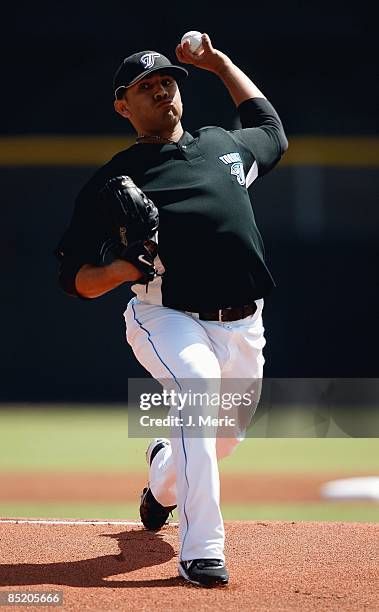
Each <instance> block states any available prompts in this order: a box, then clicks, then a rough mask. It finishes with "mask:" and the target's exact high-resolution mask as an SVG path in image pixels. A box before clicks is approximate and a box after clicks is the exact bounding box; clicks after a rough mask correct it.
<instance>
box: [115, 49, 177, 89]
mask: <svg viewBox="0 0 379 612" xmlns="http://www.w3.org/2000/svg"><path fill="white" fill-rule="evenodd" d="M160 70H163V71H164V72H165V74H168V75H170V76H173V77H174V78H175V80H178V79H181V78H182V79H183V78H185V77H186V76H187V75H188V70H186V69H185V68H182V67H181V66H175V64H172V63H171V62H170V60H169V59H168V58H167V57H165V56H164V55H162V54H161V53H157V51H139V52H138V53H133V55H129V57H126V58H125V59H124V61H123V62H122V64H121V66H119V67H118V68H117V70H116V73H115V75H114V77H113V90H114V95H115V98H119V97H121V95H122V94H123V91H124V89H127V88H128V87H131V86H132V85H134V84H135V83H138V81H140V80H141V79H144V78H145V77H146V76H147V75H148V74H152V73H153V72H158V71H160Z"/></svg>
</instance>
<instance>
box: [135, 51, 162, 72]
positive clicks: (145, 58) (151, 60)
mask: <svg viewBox="0 0 379 612" xmlns="http://www.w3.org/2000/svg"><path fill="white" fill-rule="evenodd" d="M156 57H160V54H159V53H145V55H142V57H141V59H140V62H141V64H142V65H143V67H144V68H145V70H146V69H147V68H152V67H153V66H154V64H155V58H156Z"/></svg>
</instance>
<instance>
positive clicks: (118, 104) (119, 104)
mask: <svg viewBox="0 0 379 612" xmlns="http://www.w3.org/2000/svg"><path fill="white" fill-rule="evenodd" d="M113 104H114V109H115V111H116V113H118V114H119V115H121V117H124V118H125V119H129V117H130V111H129V109H128V107H127V105H126V102H125V100H115V101H114V103H113Z"/></svg>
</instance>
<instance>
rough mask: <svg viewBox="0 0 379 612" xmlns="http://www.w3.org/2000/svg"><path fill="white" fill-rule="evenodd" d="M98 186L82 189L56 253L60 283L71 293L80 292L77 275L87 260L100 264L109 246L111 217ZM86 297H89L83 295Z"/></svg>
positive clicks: (75, 294) (88, 186) (75, 295)
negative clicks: (100, 196)
mask: <svg viewBox="0 0 379 612" xmlns="http://www.w3.org/2000/svg"><path fill="white" fill-rule="evenodd" d="M97 194H98V190H95V189H93V187H91V185H87V186H86V187H84V189H83V190H82V191H81V192H80V193H79V195H78V197H77V199H76V202H75V208H74V212H73V215H72V219H71V222H70V224H69V226H68V228H67V230H66V231H65V233H64V234H63V236H62V238H61V240H60V241H59V243H58V245H57V247H56V249H55V251H54V255H55V256H56V257H57V259H58V261H59V264H60V268H59V284H60V285H61V287H62V289H63V290H64V291H65V292H66V293H68V294H69V295H71V296H74V297H83V296H81V295H80V294H79V293H78V292H77V290H76V286H75V277H76V275H77V273H78V272H79V270H80V268H81V267H82V266H83V265H84V264H92V265H100V264H101V263H102V255H103V251H104V248H105V247H106V241H107V236H108V237H109V235H110V234H109V232H107V227H108V220H107V218H106V215H105V211H104V210H103V209H102V206H101V200H100V198H99V197H98V195H97ZM83 299H86V298H83Z"/></svg>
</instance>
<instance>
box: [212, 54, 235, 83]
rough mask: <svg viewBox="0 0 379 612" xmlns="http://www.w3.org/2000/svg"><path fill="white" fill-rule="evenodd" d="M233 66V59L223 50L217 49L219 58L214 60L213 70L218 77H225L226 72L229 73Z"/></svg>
mask: <svg viewBox="0 0 379 612" xmlns="http://www.w3.org/2000/svg"><path fill="white" fill-rule="evenodd" d="M232 67H233V62H232V60H231V59H230V58H229V57H228V56H227V55H225V53H222V52H221V51H217V58H216V59H215V61H214V66H213V67H212V69H211V71H212V72H214V74H216V75H217V76H218V77H220V78H223V77H224V75H225V74H227V73H228V72H229V71H230V70H231V69H232Z"/></svg>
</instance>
